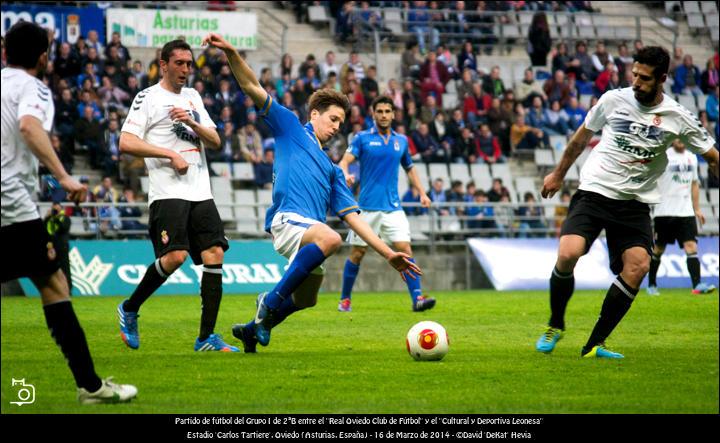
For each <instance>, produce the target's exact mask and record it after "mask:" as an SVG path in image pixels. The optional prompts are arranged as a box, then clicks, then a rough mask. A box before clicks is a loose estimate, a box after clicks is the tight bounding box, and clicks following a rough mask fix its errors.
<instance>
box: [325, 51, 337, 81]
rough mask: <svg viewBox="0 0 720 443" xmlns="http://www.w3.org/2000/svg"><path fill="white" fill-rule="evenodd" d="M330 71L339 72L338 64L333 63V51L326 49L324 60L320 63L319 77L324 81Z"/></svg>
mask: <svg viewBox="0 0 720 443" xmlns="http://www.w3.org/2000/svg"><path fill="white" fill-rule="evenodd" d="M331 72H334V73H335V75H337V74H339V73H340V65H338V64H337V63H335V53H334V52H333V51H328V52H326V53H325V61H324V62H322V63H320V79H321V80H323V81H326V80H327V78H328V75H330V73H331Z"/></svg>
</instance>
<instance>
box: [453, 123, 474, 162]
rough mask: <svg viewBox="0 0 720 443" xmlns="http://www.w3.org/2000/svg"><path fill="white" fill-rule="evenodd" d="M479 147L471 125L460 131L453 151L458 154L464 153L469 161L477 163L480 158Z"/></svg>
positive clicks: (464, 156)
mask: <svg viewBox="0 0 720 443" xmlns="http://www.w3.org/2000/svg"><path fill="white" fill-rule="evenodd" d="M477 151H478V147H477V140H476V139H475V134H474V133H473V130H472V129H470V128H469V127H464V128H462V130H461V131H460V137H458V138H457V139H456V140H455V144H454V145H453V152H456V153H457V155H460V154H461V155H462V157H463V158H464V159H465V161H466V162H467V163H475V162H477V159H478V154H477Z"/></svg>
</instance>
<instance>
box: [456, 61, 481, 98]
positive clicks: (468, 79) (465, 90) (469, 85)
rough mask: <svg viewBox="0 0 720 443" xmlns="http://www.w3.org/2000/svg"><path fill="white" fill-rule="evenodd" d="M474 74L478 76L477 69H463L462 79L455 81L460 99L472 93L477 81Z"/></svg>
mask: <svg viewBox="0 0 720 443" xmlns="http://www.w3.org/2000/svg"><path fill="white" fill-rule="evenodd" d="M473 76H474V77H477V71H472V70H470V69H469V68H465V69H463V70H462V74H460V81H458V82H456V83H455V88H456V90H457V97H458V99H460V100H465V98H466V97H467V96H469V95H472V93H473V85H474V84H475V83H476V81H475V79H474V78H473Z"/></svg>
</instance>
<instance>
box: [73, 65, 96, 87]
mask: <svg viewBox="0 0 720 443" xmlns="http://www.w3.org/2000/svg"><path fill="white" fill-rule="evenodd" d="M86 78H87V79H90V82H91V83H92V87H93V88H99V87H100V77H99V76H98V75H97V72H96V71H95V65H94V64H93V63H92V62H87V63H85V67H84V69H83V72H82V74H80V75H78V78H77V87H78V88H82V84H83V82H84V81H85V79H86Z"/></svg>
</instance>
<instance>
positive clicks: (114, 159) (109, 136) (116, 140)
mask: <svg viewBox="0 0 720 443" xmlns="http://www.w3.org/2000/svg"><path fill="white" fill-rule="evenodd" d="M104 141H105V142H104V143H103V148H104V152H103V160H102V162H103V166H104V170H105V175H106V176H108V177H119V164H120V124H119V123H118V121H117V120H110V121H109V122H108V127H107V129H106V130H105V133H104Z"/></svg>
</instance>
